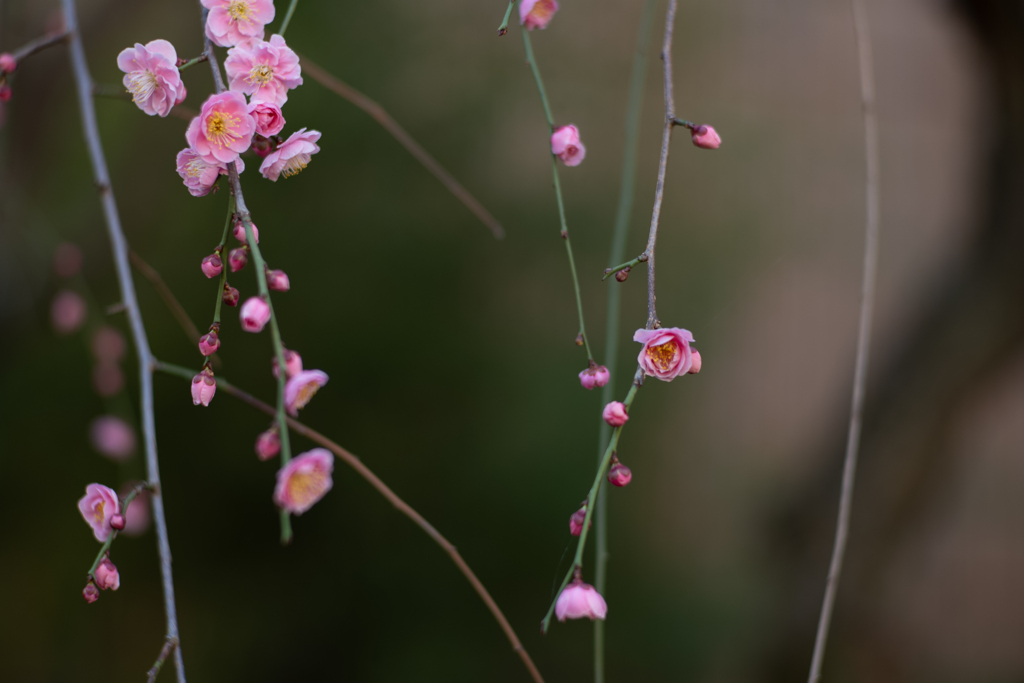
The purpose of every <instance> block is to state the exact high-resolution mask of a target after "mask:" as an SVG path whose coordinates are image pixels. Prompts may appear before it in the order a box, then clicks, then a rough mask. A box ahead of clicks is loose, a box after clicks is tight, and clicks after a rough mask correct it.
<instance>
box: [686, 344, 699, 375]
mask: <svg viewBox="0 0 1024 683" xmlns="http://www.w3.org/2000/svg"><path fill="white" fill-rule="evenodd" d="M698 372H700V351H698V350H697V349H690V369H689V370H687V374H688V375H696V374H697V373H698Z"/></svg>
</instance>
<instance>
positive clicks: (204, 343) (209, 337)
mask: <svg viewBox="0 0 1024 683" xmlns="http://www.w3.org/2000/svg"><path fill="white" fill-rule="evenodd" d="M219 348H220V337H219V336H217V331H216V330H210V331H209V332H207V333H206V334H204V335H203V336H202V337H200V338H199V353H201V354H203V355H204V356H212V355H213V354H215V353H217V349H219Z"/></svg>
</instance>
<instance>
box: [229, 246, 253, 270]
mask: <svg viewBox="0 0 1024 683" xmlns="http://www.w3.org/2000/svg"><path fill="white" fill-rule="evenodd" d="M248 254H249V252H248V251H247V250H246V248H245V247H239V248H238V249H232V250H231V251H229V252H228V267H229V268H231V272H232V273H237V272H238V271H240V270H241V269H242V268H245V264H246V263H248V262H249V256H248Z"/></svg>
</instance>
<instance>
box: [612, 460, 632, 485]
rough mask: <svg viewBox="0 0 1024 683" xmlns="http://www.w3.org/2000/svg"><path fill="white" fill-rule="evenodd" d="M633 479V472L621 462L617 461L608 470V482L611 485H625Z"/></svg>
mask: <svg viewBox="0 0 1024 683" xmlns="http://www.w3.org/2000/svg"><path fill="white" fill-rule="evenodd" d="M632 480H633V472H632V470H630V469H629V468H628V467H626V466H625V465H623V464H622V463H621V462H617V463H615V464H614V465H612V466H611V469H609V470H608V483H610V484H611V485H612V486H619V487H622V486H625V485H626V484H628V483H629V482H631V481H632Z"/></svg>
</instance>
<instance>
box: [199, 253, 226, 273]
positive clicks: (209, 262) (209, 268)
mask: <svg viewBox="0 0 1024 683" xmlns="http://www.w3.org/2000/svg"><path fill="white" fill-rule="evenodd" d="M223 270H224V264H223V263H221V260H220V255H219V254H216V253H213V254H210V255H209V256H207V257H206V258H204V259H203V275H205V276H206V277H210V278H213V277H217V276H218V275H220V274H221V271H223Z"/></svg>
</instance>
